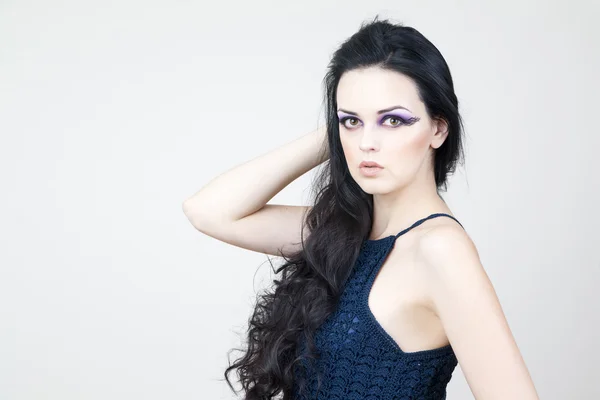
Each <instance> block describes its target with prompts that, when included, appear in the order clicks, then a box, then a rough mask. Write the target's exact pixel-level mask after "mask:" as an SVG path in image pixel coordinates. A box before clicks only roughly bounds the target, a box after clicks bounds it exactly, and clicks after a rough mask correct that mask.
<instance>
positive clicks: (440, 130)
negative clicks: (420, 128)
mask: <svg viewBox="0 0 600 400" xmlns="http://www.w3.org/2000/svg"><path fill="white" fill-rule="evenodd" d="M432 126H433V137H432V139H431V147H433V148H434V149H437V148H439V147H440V146H441V145H442V144H444V141H445V140H446V137H447V136H448V123H447V122H446V120H445V119H443V118H435V119H434V120H433V124H432Z"/></svg>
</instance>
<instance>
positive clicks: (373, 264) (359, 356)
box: [294, 213, 460, 400]
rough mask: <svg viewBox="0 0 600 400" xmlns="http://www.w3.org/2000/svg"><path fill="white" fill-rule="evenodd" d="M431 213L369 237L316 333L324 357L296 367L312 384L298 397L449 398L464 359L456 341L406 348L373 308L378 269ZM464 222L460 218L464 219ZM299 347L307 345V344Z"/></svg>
mask: <svg viewBox="0 0 600 400" xmlns="http://www.w3.org/2000/svg"><path fill="white" fill-rule="evenodd" d="M442 215H444V216H448V217H450V218H453V219H455V218H454V217H452V216H450V215H448V214H443V213H437V214H431V215H430V216H428V217H426V218H423V219H421V220H419V221H417V222H415V223H414V224H413V225H412V226H411V227H409V228H407V229H405V230H404V231H402V232H400V233H399V234H398V235H394V236H389V237H386V238H382V239H377V240H367V241H365V242H363V245H362V247H361V250H360V254H359V257H358V259H357V261H356V264H355V266H354V268H353V271H352V273H351V276H350V277H349V279H348V281H347V283H346V285H345V287H344V290H343V292H342V295H341V298H340V301H339V303H338V307H337V309H336V310H335V311H334V312H333V313H332V314H330V315H329V317H328V318H327V319H326V320H325V322H324V323H323V324H322V325H321V326H320V327H319V328H318V329H317V331H316V332H315V345H316V346H317V349H318V351H319V354H320V356H319V358H318V359H317V360H314V361H313V363H312V364H309V363H307V362H305V363H304V364H303V365H304V366H305V367H306V369H302V371H304V372H302V371H301V370H300V369H298V368H296V374H297V376H298V375H299V374H302V376H303V378H304V379H305V380H306V385H307V387H306V388H305V390H304V391H302V392H300V391H299V388H298V386H296V387H295V389H294V393H295V395H294V396H295V399H297V400H314V399H318V400H321V399H322V400H337V399H340V400H341V399H344V400H359V399H360V400H383V399H385V400H392V399H393V400H443V399H445V398H446V386H447V384H448V382H449V381H450V379H451V377H452V373H453V371H454V369H455V367H456V365H457V364H458V361H457V359H456V356H455V354H454V351H453V349H452V347H451V345H447V346H444V347H440V348H437V349H431V350H423V351H416V352H408V353H406V352H404V351H403V350H402V349H401V348H400V347H399V346H398V344H397V343H396V341H395V340H394V339H393V338H392V337H391V336H390V335H389V334H388V333H387V332H386V331H385V330H384V329H383V327H382V326H381V325H380V324H379V322H378V321H377V320H376V319H375V317H374V315H373V314H372V312H371V311H370V308H369V307H368V296H369V292H370V289H371V287H372V285H373V282H374V280H375V277H376V275H377V272H378V271H379V269H380V268H381V266H382V264H383V261H384V260H385V258H386V257H387V255H388V253H389V252H390V250H391V249H392V248H393V244H394V242H395V240H396V239H397V238H398V237H399V236H400V235H402V234H403V233H405V232H407V231H408V230H410V229H412V228H413V227H415V226H417V225H420V224H421V223H422V222H424V221H426V220H428V219H430V218H435V217H438V216H442ZM457 222H458V221H457ZM459 224H460V223H459ZM299 348H300V349H301V351H302V350H304V343H301V345H300V346H299Z"/></svg>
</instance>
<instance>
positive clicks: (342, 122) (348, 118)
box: [340, 117, 358, 128]
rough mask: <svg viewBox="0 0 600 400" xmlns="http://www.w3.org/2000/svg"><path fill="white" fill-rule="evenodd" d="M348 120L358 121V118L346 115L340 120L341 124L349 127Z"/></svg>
mask: <svg viewBox="0 0 600 400" xmlns="http://www.w3.org/2000/svg"><path fill="white" fill-rule="evenodd" d="M348 120H353V121H358V119H357V118H352V117H345V118H342V119H341V120H340V124H342V125H344V127H346V128H347V126H346V121H348ZM352 125H353V124H351V126H352Z"/></svg>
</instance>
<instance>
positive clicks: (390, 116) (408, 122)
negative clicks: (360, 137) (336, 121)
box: [340, 115, 414, 129]
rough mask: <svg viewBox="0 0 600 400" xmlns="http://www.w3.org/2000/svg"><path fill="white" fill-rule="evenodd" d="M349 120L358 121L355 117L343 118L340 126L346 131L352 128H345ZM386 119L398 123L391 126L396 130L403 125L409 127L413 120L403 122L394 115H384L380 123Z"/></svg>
mask: <svg viewBox="0 0 600 400" xmlns="http://www.w3.org/2000/svg"><path fill="white" fill-rule="evenodd" d="M349 119H356V120H359V119H358V118H355V117H343V118H342V119H340V124H342V125H344V128H346V129H353V128H348V127H347V126H346V121H347V120H349ZM387 119H395V120H397V121H400V123H399V124H397V125H393V126H391V127H392V128H398V127H400V126H403V125H411V123H412V122H413V121H414V118H411V119H410V120H408V121H405V120H403V119H402V118H399V117H397V116H395V115H386V116H385V117H383V119H382V121H385V120H387ZM359 121H360V120H359Z"/></svg>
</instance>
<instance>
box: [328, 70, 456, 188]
mask: <svg viewBox="0 0 600 400" xmlns="http://www.w3.org/2000/svg"><path fill="white" fill-rule="evenodd" d="M337 105H338V109H337V115H338V119H339V132H340V141H341V143H342V148H343V150H344V154H345V157H346V161H347V163H348V169H349V170H350V174H351V175H352V177H353V178H354V180H355V181H356V182H357V183H358V184H359V185H360V186H361V188H362V189H363V190H364V191H365V192H367V193H370V194H375V193H388V192H391V191H394V190H397V189H399V188H402V187H405V186H407V185H409V184H410V183H411V182H413V180H414V179H421V178H425V177H426V174H427V173H428V172H429V170H431V165H430V163H431V158H430V157H432V154H433V153H432V151H433V148H438V147H439V146H441V145H442V143H443V141H444V139H445V137H446V134H445V131H444V129H445V128H446V125H445V124H442V125H441V124H440V123H437V122H435V121H433V120H431V118H429V116H428V115H427V113H426V110H425V105H424V104H423V102H422V101H421V100H420V99H419V96H418V94H417V87H416V85H415V84H414V82H413V81H412V80H411V79H410V78H408V77H407V76H405V75H403V74H400V73H398V72H395V71H389V70H385V69H381V68H379V67H370V68H366V69H360V70H352V71H348V72H346V73H344V74H343V75H342V77H341V78H340V82H339V85H338V89H337ZM380 110H381V113H380ZM440 125H441V126H440ZM440 129H441V130H440ZM362 161H374V162H376V163H378V164H379V165H381V166H382V167H383V168H381V169H378V170H369V169H364V168H360V167H359V164H360V163H361V162H362Z"/></svg>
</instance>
